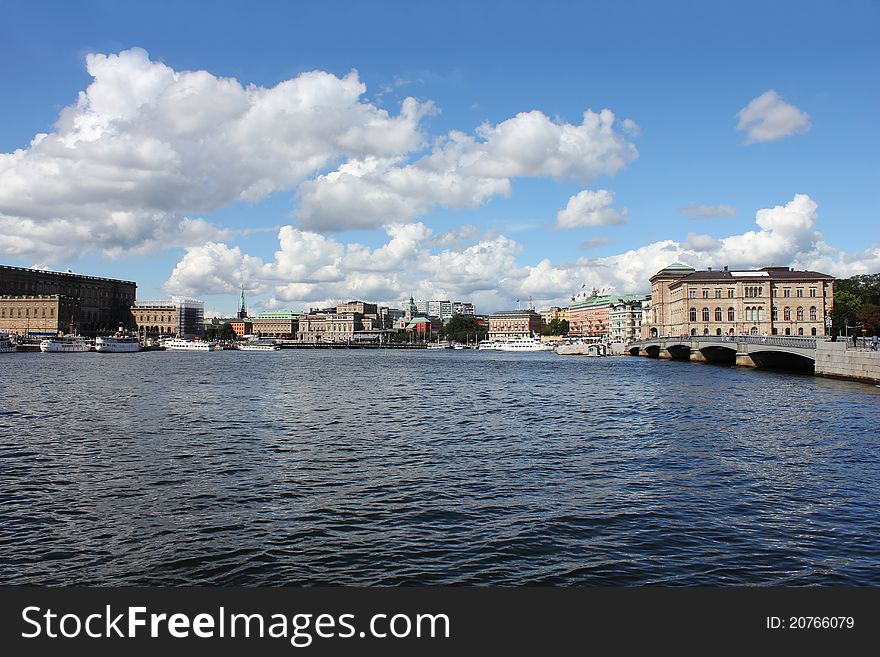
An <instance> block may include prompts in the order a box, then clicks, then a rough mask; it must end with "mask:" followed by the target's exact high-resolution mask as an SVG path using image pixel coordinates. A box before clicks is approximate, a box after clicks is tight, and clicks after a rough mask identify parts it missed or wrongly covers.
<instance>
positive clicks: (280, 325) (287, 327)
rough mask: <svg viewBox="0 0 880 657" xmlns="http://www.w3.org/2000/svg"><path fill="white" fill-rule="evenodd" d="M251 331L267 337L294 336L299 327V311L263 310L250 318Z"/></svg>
mask: <svg viewBox="0 0 880 657" xmlns="http://www.w3.org/2000/svg"><path fill="white" fill-rule="evenodd" d="M251 323H252V325H253V332H254V334H255V335H260V336H262V337H267V338H288V339H290V338H294V337H295V336H296V333H297V331H298V329H299V313H294V312H290V311H287V312H265V313H258V314H257V316H256V317H254V318H252V319H251Z"/></svg>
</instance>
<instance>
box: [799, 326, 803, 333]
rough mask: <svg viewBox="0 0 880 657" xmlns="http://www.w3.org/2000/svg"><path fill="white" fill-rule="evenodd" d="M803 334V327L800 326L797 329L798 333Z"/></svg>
mask: <svg viewBox="0 0 880 657" xmlns="http://www.w3.org/2000/svg"><path fill="white" fill-rule="evenodd" d="M803 334H804V327H803V326H802V327H800V328H799V329H798V335H803Z"/></svg>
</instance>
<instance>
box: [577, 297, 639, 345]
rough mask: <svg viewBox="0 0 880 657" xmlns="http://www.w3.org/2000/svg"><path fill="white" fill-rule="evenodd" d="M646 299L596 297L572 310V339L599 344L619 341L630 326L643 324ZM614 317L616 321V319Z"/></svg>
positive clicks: (587, 299)
mask: <svg viewBox="0 0 880 657" xmlns="http://www.w3.org/2000/svg"><path fill="white" fill-rule="evenodd" d="M644 300H645V297H644V296H641V295H633V294H624V295H614V294H601V295H600V294H598V293H597V292H595V291H593V294H592V295H591V296H589V297H587V298H585V299H581V300H578V301H574V302H573V303H572V304H571V306H569V309H568V314H569V320H568V322H569V328H568V334H569V336H575V337H581V338H585V339H588V340H591V341H595V342H614V341H619V339H620V337H621V336H622V335H623V334H626V333H627V330H626V329H627V326H628V325H632V324H633V323H638V324H641V321H642V319H641V314H642V302H643V301H644ZM612 314H614V319H612Z"/></svg>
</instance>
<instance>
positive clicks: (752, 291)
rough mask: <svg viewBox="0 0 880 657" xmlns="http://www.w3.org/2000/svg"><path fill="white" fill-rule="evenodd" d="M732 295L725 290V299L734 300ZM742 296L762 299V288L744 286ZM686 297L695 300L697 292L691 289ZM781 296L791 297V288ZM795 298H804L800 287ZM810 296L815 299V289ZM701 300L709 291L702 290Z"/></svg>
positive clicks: (720, 292)
mask: <svg viewBox="0 0 880 657" xmlns="http://www.w3.org/2000/svg"><path fill="white" fill-rule="evenodd" d="M734 294H735V290H734V289H732V288H730V289H728V290H727V298H728V299H733V298H734ZM743 294H744V295H745V296H746V297H747V298H750V299H753V298H756V297H762V296H764V288H763V287H762V286H760V285H758V286H751V285H749V286H746V287H744V288H743ZM688 296H689V297H690V298H691V299H696V298H697V291H696V290H695V289H693V288H692V289H691V290H690V293H689V295H688ZM782 296H783V297H790V296H791V288H784V289H783V290H782ZM795 296H797V297H802V296H804V290H803V288H800V287H799V288H797V289H796V290H795ZM810 296H811V297H815V296H816V288H814V287H811V288H810ZM703 298H704V299H708V298H709V290H706V289H704V290H703ZM715 298H716V299H720V298H722V290H720V289H716V290H715Z"/></svg>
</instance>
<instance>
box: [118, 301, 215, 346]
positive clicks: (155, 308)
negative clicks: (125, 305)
mask: <svg viewBox="0 0 880 657" xmlns="http://www.w3.org/2000/svg"><path fill="white" fill-rule="evenodd" d="M130 313H131V317H132V318H133V321H134V324H135V326H136V328H137V330H138V332H141V333H144V334H146V335H160V336H161V335H176V336H178V337H182V338H188V339H189V338H194V337H197V336H198V337H201V336H203V335H204V330H205V322H204V316H205V302H204V301H200V300H199V299H191V298H189V297H178V296H173V297H171V299H167V300H162V301H138V302H137V303H135V304H134V305H132V306H131V308H130Z"/></svg>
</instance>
